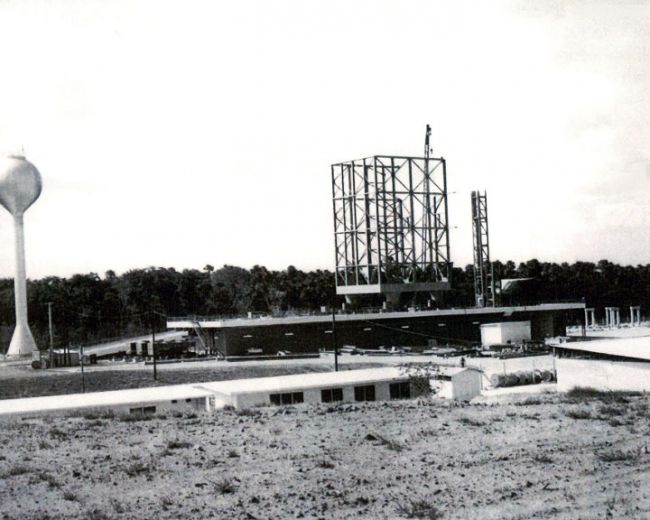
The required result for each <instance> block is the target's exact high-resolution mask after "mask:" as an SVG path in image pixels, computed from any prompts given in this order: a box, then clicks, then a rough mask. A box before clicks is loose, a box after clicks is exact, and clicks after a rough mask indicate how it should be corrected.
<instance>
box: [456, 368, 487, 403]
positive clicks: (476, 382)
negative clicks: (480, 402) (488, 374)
mask: <svg viewBox="0 0 650 520" xmlns="http://www.w3.org/2000/svg"><path fill="white" fill-rule="evenodd" d="M451 386H452V395H453V399H459V400H462V401H469V400H470V399H473V398H474V397H476V396H477V395H480V394H481V373H480V372H478V371H476V370H465V371H464V372H459V373H458V374H455V375H453V376H452V377H451Z"/></svg>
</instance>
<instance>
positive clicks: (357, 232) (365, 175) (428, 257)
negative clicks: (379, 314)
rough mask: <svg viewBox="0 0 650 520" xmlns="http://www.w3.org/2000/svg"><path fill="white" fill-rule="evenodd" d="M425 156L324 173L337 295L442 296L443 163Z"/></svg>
mask: <svg viewBox="0 0 650 520" xmlns="http://www.w3.org/2000/svg"><path fill="white" fill-rule="evenodd" d="M427 145H428V143H427ZM425 155H426V157H403V156H385V155H375V156H373V157H368V158H365V159H359V160H354V161H348V162H342V163H338V164H333V165H332V200H333V214H334V244H335V257H336V258H335V259H336V291H337V293H338V294H340V295H349V296H351V295H360V294H384V295H391V294H392V295H395V294H399V293H402V292H418V291H429V292H431V293H435V292H437V291H444V290H447V289H449V288H450V274H451V263H450V261H449V226H448V209H447V172H446V163H445V159H443V158H433V157H428V155H429V154H428V147H427V149H426V150H425Z"/></svg>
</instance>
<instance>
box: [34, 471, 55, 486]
mask: <svg viewBox="0 0 650 520" xmlns="http://www.w3.org/2000/svg"><path fill="white" fill-rule="evenodd" d="M39 482H46V483H47V487H48V488H49V489H58V488H60V487H61V483H60V482H59V481H58V480H57V479H56V477H55V476H54V475H52V474H51V473H48V472H47V471H43V470H40V471H37V472H35V473H34V476H33V477H32V478H31V479H30V484H38V483H39Z"/></svg>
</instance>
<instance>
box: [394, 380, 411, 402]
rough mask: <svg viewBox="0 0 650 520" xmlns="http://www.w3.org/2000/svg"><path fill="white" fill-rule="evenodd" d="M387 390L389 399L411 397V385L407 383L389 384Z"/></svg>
mask: <svg viewBox="0 0 650 520" xmlns="http://www.w3.org/2000/svg"><path fill="white" fill-rule="evenodd" d="M389 388H390V398H391V399H409V398H410V397H411V385H410V384H409V383H408V381H407V382H406V383H391V384H390V387H389Z"/></svg>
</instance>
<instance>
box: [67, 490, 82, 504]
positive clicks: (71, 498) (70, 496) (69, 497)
mask: <svg viewBox="0 0 650 520" xmlns="http://www.w3.org/2000/svg"><path fill="white" fill-rule="evenodd" d="M63 500H67V501H68V502H79V496H78V495H77V494H76V493H75V492H74V491H71V490H69V489H66V490H65V491H64V492H63Z"/></svg>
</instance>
